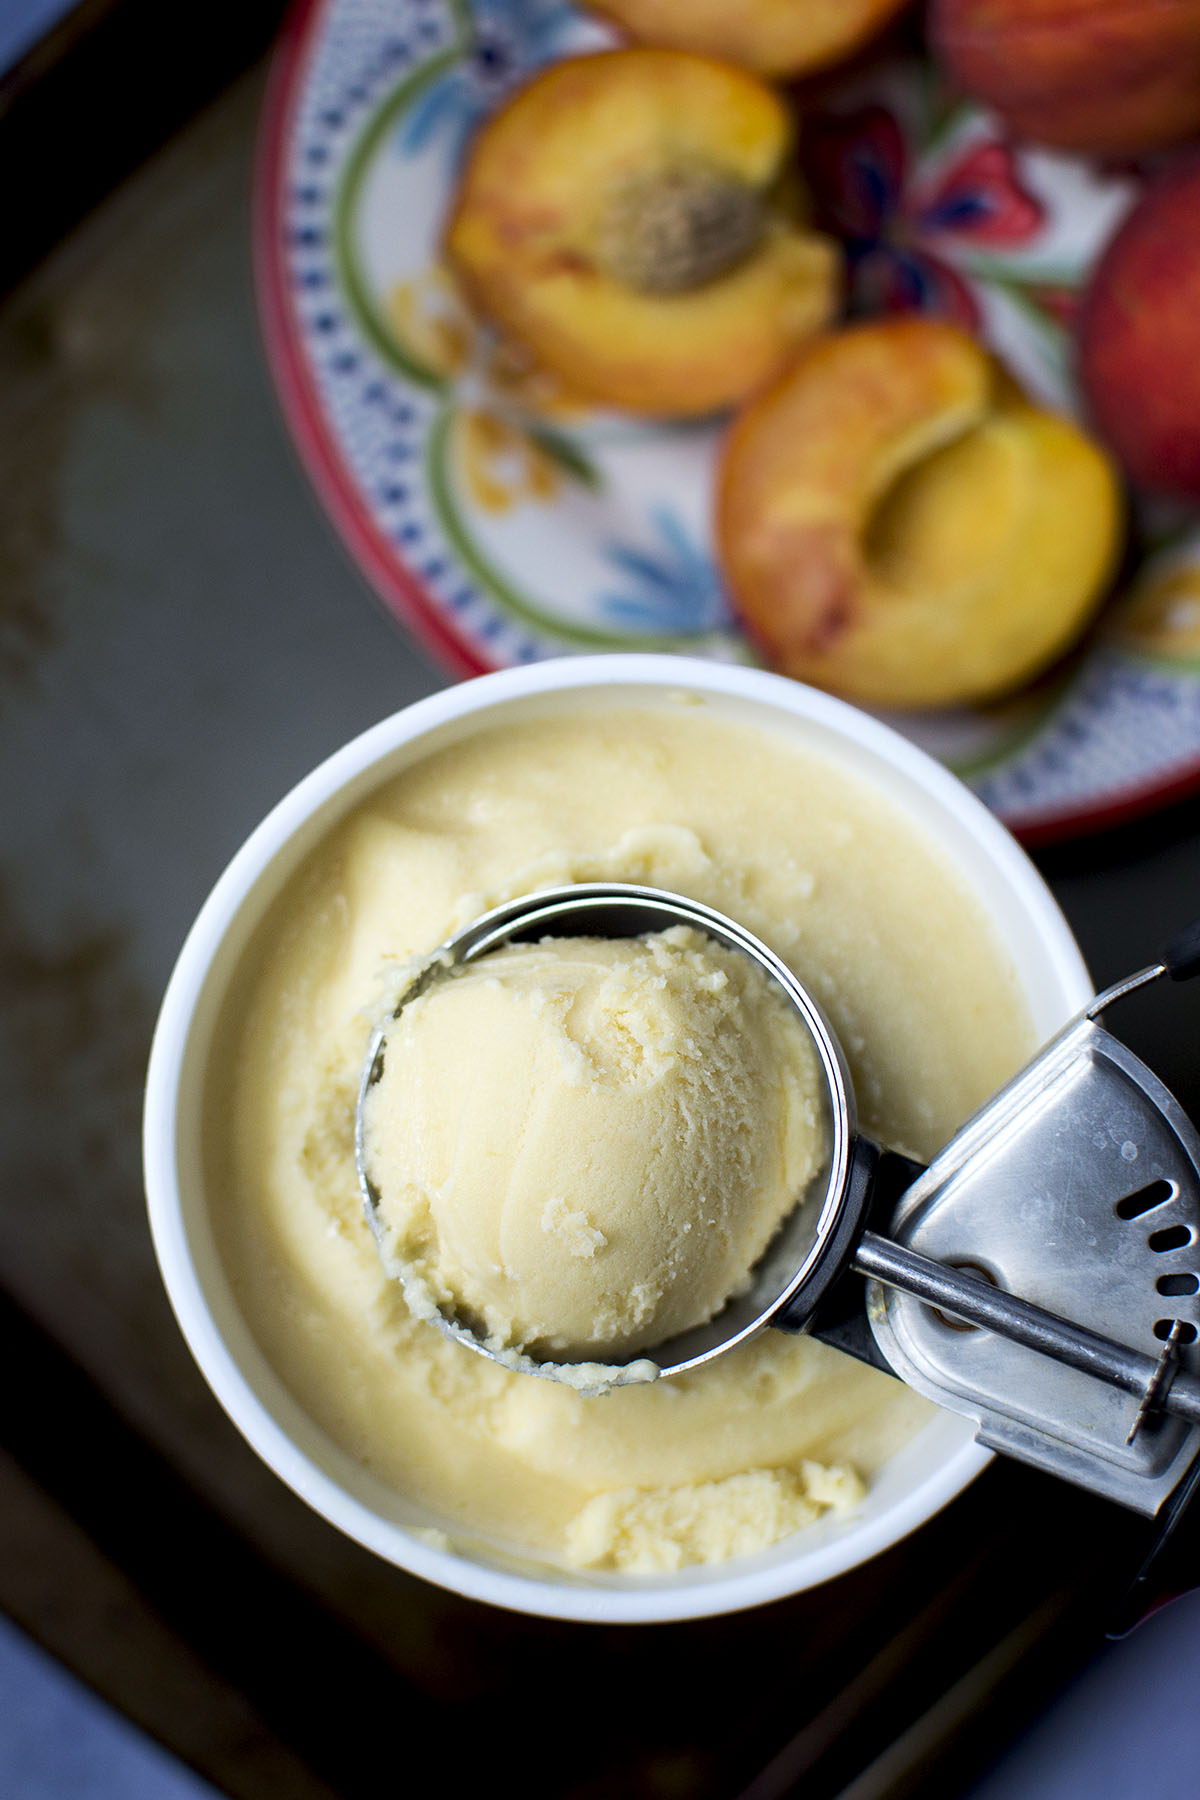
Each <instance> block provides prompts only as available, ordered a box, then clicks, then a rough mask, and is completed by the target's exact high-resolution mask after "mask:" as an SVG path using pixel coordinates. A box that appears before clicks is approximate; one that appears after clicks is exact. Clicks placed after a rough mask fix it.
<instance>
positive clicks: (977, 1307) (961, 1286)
mask: <svg viewBox="0 0 1200 1800" xmlns="http://www.w3.org/2000/svg"><path fill="white" fill-rule="evenodd" d="M854 1267H855V1268H856V1269H857V1270H858V1272H859V1273H860V1274H861V1275H869V1276H872V1277H873V1278H874V1279H875V1280H876V1281H881V1282H883V1283H884V1284H885V1285H886V1286H888V1287H893V1288H899V1289H900V1290H901V1291H902V1292H904V1293H906V1294H912V1295H913V1296H914V1297H915V1298H916V1299H918V1300H922V1301H924V1302H925V1304H926V1305H927V1306H933V1307H936V1308H937V1310H938V1311H939V1312H943V1313H949V1314H950V1315H951V1316H952V1317H953V1318H956V1319H964V1320H966V1321H967V1323H968V1324H970V1325H978V1326H982V1327H983V1328H984V1329H985V1330H987V1331H995V1332H998V1333H999V1334H1000V1335H1001V1336H1002V1337H1006V1338H1008V1339H1009V1340H1010V1341H1011V1342H1012V1343H1015V1344H1023V1345H1025V1347H1026V1348H1027V1349H1029V1350H1040V1351H1041V1352H1042V1353H1043V1354H1044V1355H1046V1356H1052V1357H1054V1359H1055V1360H1056V1361H1057V1362H1061V1363H1066V1364H1067V1366H1068V1367H1069V1368H1072V1369H1079V1370H1081V1371H1082V1372H1083V1373H1084V1374H1085V1375H1094V1376H1095V1377H1096V1378H1097V1380H1099V1381H1106V1382H1107V1383H1108V1384H1109V1386H1110V1387H1116V1388H1123V1389H1124V1390H1125V1391H1126V1392H1127V1393H1130V1394H1139V1395H1141V1396H1143V1397H1144V1398H1147V1399H1148V1401H1149V1403H1152V1404H1153V1405H1155V1406H1157V1407H1160V1408H1162V1410H1163V1411H1165V1412H1171V1413H1177V1414H1178V1415H1179V1416H1180V1417H1181V1418H1184V1419H1187V1420H1188V1421H1189V1422H1190V1423H1192V1424H1200V1380H1198V1379H1197V1378H1196V1376H1194V1375H1188V1374H1186V1373H1184V1372H1183V1371H1181V1370H1180V1369H1178V1368H1177V1367H1172V1368H1170V1369H1168V1370H1167V1372H1166V1376H1165V1378H1164V1373H1163V1363H1162V1358H1161V1357H1159V1358H1155V1357H1153V1356H1146V1355H1144V1354H1143V1353H1142V1352H1141V1351H1140V1350H1131V1349H1129V1348H1128V1346H1127V1345H1125V1344H1119V1343H1117V1342H1116V1341H1115V1339H1113V1338H1109V1337H1105V1336H1104V1335H1103V1334H1102V1333H1100V1332H1098V1331H1090V1330H1088V1328H1087V1327H1086V1326H1084V1325H1076V1324H1073V1323H1072V1321H1071V1320H1069V1319H1064V1318H1061V1317H1060V1316H1059V1315H1058V1314H1057V1313H1053V1312H1048V1311H1047V1310H1046V1308H1045V1307H1042V1306H1035V1305H1034V1304H1033V1302H1032V1301H1030V1300H1023V1299H1022V1298H1021V1296H1020V1295H1019V1294H1010V1293H1008V1292H1006V1291H1005V1289H1003V1288H997V1287H994V1286H992V1284H991V1283H990V1282H987V1281H981V1280H980V1279H979V1277H978V1276H975V1275H971V1274H968V1273H967V1271H966V1270H964V1269H956V1268H952V1267H951V1266H950V1265H949V1264H947V1263H941V1262H937V1261H936V1260H935V1259H934V1258H933V1257H931V1256H921V1255H919V1254H918V1253H917V1252H916V1251H915V1250H908V1249H906V1248H905V1247H904V1246H903V1245H902V1244H894V1243H893V1242H892V1241H891V1239H890V1238H885V1237H880V1236H879V1234H878V1233H877V1232H873V1231H867V1232H864V1233H863V1236H862V1238H861V1239H860V1241H859V1245H858V1249H857V1251H856V1252H855V1257H854Z"/></svg>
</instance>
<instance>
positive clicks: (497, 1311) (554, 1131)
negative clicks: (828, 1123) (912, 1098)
mask: <svg viewBox="0 0 1200 1800" xmlns="http://www.w3.org/2000/svg"><path fill="white" fill-rule="evenodd" d="M819 1094H820V1077H819V1065H818V1063H817V1058H816V1054H815V1051H814V1049H813V1046H812V1044H811V1041H810V1039H809V1037H808V1035H807V1033H806V1032H805V1030H804V1028H803V1026H802V1025H801V1024H800V1023H799V1021H798V1020H797V1019H796V1017H795V1015H794V1012H793V1010H792V1008H791V1007H790V1006H789V1004H788V1002H787V1001H786V999H785V998H784V997H783V996H782V995H781V994H780V993H779V991H778V990H777V989H776V987H775V986H774V984H773V983H772V982H771V981H770V979H769V978H768V977H767V976H766V974H765V973H764V972H763V971H762V970H761V969H759V968H758V966H757V965H756V964H754V963H753V962H752V961H751V960H750V959H749V958H748V957H745V956H743V955H741V954H740V953H738V952H736V951H728V950H724V949H721V948H720V947H719V946H717V945H716V944H715V943H713V942H711V941H710V940H709V939H707V938H706V937H704V936H703V935H702V934H700V933H698V932H695V931H691V930H688V929H686V928H676V929H672V930H670V931H667V932H664V933H661V934H658V935H655V936H650V937H646V938H638V939H629V938H619V939H591V938H550V939H546V940H545V941H544V942H542V943H539V944H533V945H510V946H508V947H506V948H505V949H503V950H499V951H496V952H493V953H492V954H490V955H488V956H486V957H484V958H482V959H480V960H479V961H478V962H476V963H471V964H467V965H465V966H464V967H463V968H462V969H461V970H459V971H458V972H456V973H455V974H453V975H452V976H450V977H449V978H447V979H445V980H442V981H439V982H436V983H434V984H433V985H432V986H431V987H429V988H428V989H427V990H426V992H425V993H424V994H422V995H420V996H419V997H417V998H416V999H414V1000H412V1001H411V1002H409V1004H408V1005H406V1006H405V1007H404V1008H403V1009H402V1010H401V1013H400V1016H399V1017H398V1019H396V1020H395V1021H394V1023H393V1024H392V1026H391V1028H390V1030H389V1032H388V1035H387V1039H386V1045H385V1049H384V1057H383V1067H382V1072H381V1074H380V1075H379V1079H378V1080H377V1082H376V1083H375V1085H374V1086H373V1087H372V1088H371V1089H370V1091H369V1094H368V1097H367V1100H366V1105H365V1112H364V1143H365V1149H366V1167H367V1173H368V1175H369V1177H370V1179H371V1181H372V1184H373V1186H374V1187H375V1189H376V1190H377V1191H378V1194H379V1196H380V1198H379V1205H378V1212H377V1218H378V1223H379V1225H380V1227H381V1235H382V1238H383V1248H384V1253H385V1257H386V1259H387V1261H388V1263H389V1266H390V1267H391V1268H392V1269H393V1271H394V1272H396V1273H398V1274H400V1275H402V1276H403V1278H404V1279H405V1283H406V1286H407V1287H408V1288H409V1290H410V1292H414V1291H415V1292H417V1293H419V1294H422V1295H427V1296H428V1297H429V1298H430V1299H431V1300H432V1302H433V1303H434V1304H436V1305H437V1306H438V1307H439V1308H440V1309H441V1310H443V1311H444V1312H446V1313H448V1314H456V1315H457V1316H458V1317H459V1318H461V1319H462V1320H463V1321H464V1322H466V1323H468V1324H469V1325H470V1326H471V1327H472V1328H473V1329H474V1330H475V1331H476V1332H477V1333H478V1334H479V1335H480V1336H482V1337H484V1338H486V1339H488V1340H489V1341H491V1342H493V1343H500V1344H503V1345H506V1346H514V1347H517V1348H520V1349H529V1350H532V1351H533V1352H534V1353H535V1354H538V1355H543V1356H544V1355H547V1354H551V1355H552V1354H559V1355H566V1356H569V1357H578V1356H591V1357H595V1358H598V1359H600V1360H603V1359H604V1358H606V1357H607V1358H614V1357H625V1356H628V1355H632V1354H635V1353H637V1352H639V1351H641V1350H643V1349H647V1348H651V1347H653V1346H654V1345H656V1344H659V1343H663V1342H665V1341H666V1340H667V1339H668V1338H670V1337H673V1336H674V1335H675V1334H676V1333H677V1332H680V1331H683V1330H686V1329H688V1328H689V1327H691V1326H694V1325H698V1324H700V1323H702V1322H703V1321H704V1320H706V1319H709V1318H711V1317H712V1316H713V1315H714V1314H715V1313H716V1312H718V1311H719V1310H720V1308H721V1307H722V1305H723V1304H724V1303H725V1301H726V1300H727V1299H728V1298H729V1297H730V1295H732V1294H734V1293H736V1292H738V1291H739V1290H741V1289H744V1288H745V1286H746V1285H747V1282H748V1278H749V1273H750V1270H751V1268H752V1265H753V1264H754V1263H755V1262H756V1261H757V1259H758V1257H759V1256H760V1255H761V1253H762V1251H763V1250H764V1249H765V1248H766V1245H767V1243H768V1242H769V1240H770V1238H771V1236H772V1234H773V1233H774V1231H775V1228H776V1226H777V1225H778V1224H779V1223H780V1221H781V1220H782V1219H783V1218H784V1216H785V1215H786V1214H787V1213H788V1212H789V1211H790V1210H791V1209H792V1207H793V1206H794V1205H795V1204H796V1201H797V1199H798V1197H799V1196H800V1195H801V1194H802V1193H803V1190H804V1188H805V1185H806V1183H807V1182H808V1181H809V1180H810V1179H811V1177H812V1175H813V1174H814V1173H815V1172H816V1169H817V1166H818V1165H819V1162H820V1160H821V1154H822V1127H821V1114H820V1105H819Z"/></svg>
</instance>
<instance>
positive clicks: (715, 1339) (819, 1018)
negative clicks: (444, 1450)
mask: <svg viewBox="0 0 1200 1800" xmlns="http://www.w3.org/2000/svg"><path fill="white" fill-rule="evenodd" d="M679 925H683V926H690V927H691V928H692V929H693V930H697V931H701V932H703V933H705V934H706V935H707V936H708V937H710V938H712V939H713V940H714V941H715V942H716V943H718V944H720V945H722V946H724V947H725V948H726V949H729V950H736V951H739V952H741V954H742V955H744V956H748V957H749V958H750V959H751V960H752V961H753V962H755V963H757V964H758V966H759V967H760V968H761V969H762V970H763V971H764V973H765V974H766V975H767V976H768V978H769V979H770V980H771V981H772V982H773V983H774V984H775V986H776V987H777V988H778V989H779V990H780V991H781V992H782V993H783V995H784V996H785V998H786V999H787V1001H788V1004H789V1005H790V1006H791V1007H792V1008H793V1010H794V1012H795V1013H796V1015H797V1017H798V1018H799V1020H800V1021H801V1023H802V1024H803V1026H804V1028H805V1030H806V1032H807V1033H808V1036H809V1038H810V1039H811V1041H812V1044H813V1046H814V1049H815V1051H816V1054H817V1056H818V1058H819V1061H820V1066H821V1071H822V1075H823V1078H824V1079H823V1083H822V1088H823V1096H822V1104H821V1131H822V1136H823V1140H824V1142H823V1146H822V1151H823V1153H822V1156H821V1160H820V1163H819V1167H818V1171H817V1174H816V1175H815V1176H814V1177H813V1179H812V1181H811V1182H810V1183H809V1184H808V1186H807V1188H806V1190H805V1192H804V1193H802V1194H798V1195H797V1196H796V1202H797V1203H796V1205H795V1207H794V1208H793V1210H792V1211H791V1213H790V1214H789V1215H788V1217H787V1219H786V1220H785V1221H784V1222H783V1224H782V1225H781V1226H780V1228H779V1230H778V1232H777V1233H776V1236H775V1238H774V1240H773V1241H772V1243H771V1245H770V1247H769V1249H768V1251H767V1253H766V1254H765V1255H764V1256H763V1257H762V1258H761V1259H760V1261H759V1263H758V1265H757V1267H756V1269H755V1271H754V1279H753V1283H752V1286H751V1287H750V1288H749V1289H748V1290H747V1291H745V1292H743V1293H741V1294H739V1295H737V1296H736V1297H734V1298H732V1299H731V1300H729V1301H728V1303H727V1304H726V1305H725V1306H724V1307H723V1308H722V1310H721V1312H720V1313H719V1314H718V1315H717V1316H716V1317H715V1318H713V1319H710V1320H709V1321H708V1322H707V1323H706V1324H704V1325H698V1326H695V1327H693V1328H692V1329H691V1330H689V1331H685V1332H681V1333H680V1334H679V1335H678V1336H676V1337H673V1338H671V1339H670V1340H669V1341H668V1342H666V1343H663V1344H659V1345H656V1346H655V1347H654V1348H653V1349H651V1350H648V1351H646V1352H645V1353H644V1354H641V1355H638V1356H636V1357H631V1358H629V1359H628V1360H627V1361H625V1362H609V1361H607V1360H605V1361H604V1362H603V1363H601V1362H597V1361H590V1362H589V1361H586V1360H584V1359H583V1358H574V1359H571V1358H565V1357H564V1358H561V1359H558V1360H555V1361H553V1362H551V1361H548V1360H541V1359H538V1358H536V1357H533V1356H530V1355H528V1354H527V1353H526V1352H524V1351H517V1352H514V1351H513V1350H512V1349H511V1348H509V1347H507V1346H500V1345H496V1344H494V1343H490V1342H485V1341H484V1340H483V1339H482V1338H480V1337H479V1336H478V1335H477V1334H476V1333H475V1332H474V1331H473V1330H472V1329H471V1328H470V1326H469V1325H468V1324H466V1323H465V1322H464V1321H463V1320H461V1319H458V1318H455V1317H452V1316H448V1315H447V1314H446V1313H445V1312H444V1311H439V1312H438V1313H437V1314H436V1316H435V1318H434V1323H436V1324H437V1325H438V1326H439V1327H440V1328H441V1329H442V1330H443V1331H445V1332H446V1333H447V1334H448V1335H449V1336H451V1337H453V1338H455V1339H456V1340H457V1341H458V1342H459V1343H460V1344H464V1345H465V1346H466V1347H467V1348H468V1349H471V1350H474V1351H477V1352H478V1353H479V1354H480V1355H482V1356H489V1357H491V1358H492V1359H493V1360H495V1361H498V1362H502V1363H504V1364H505V1365H506V1366H507V1367H510V1368H513V1367H515V1368H520V1369H521V1370H522V1371H524V1372H525V1373H529V1374H534V1375H543V1376H547V1377H549V1378H550V1379H552V1380H558V1381H564V1382H566V1383H567V1384H568V1385H570V1386H572V1387H575V1388H577V1389H579V1390H580V1391H582V1392H584V1393H597V1392H602V1391H605V1390H607V1389H608V1388H610V1387H615V1386H620V1385H625V1384H627V1383H630V1382H634V1381H645V1380H648V1379H653V1378H655V1377H657V1376H660V1375H663V1376H667V1375H682V1374H684V1373H685V1372H686V1371H688V1370H691V1369H697V1368H700V1367H701V1366H702V1365H703V1364H705V1363H708V1362H711V1361H712V1360H713V1358H714V1357H717V1356H720V1355H722V1354H724V1352H725V1351H727V1350H730V1349H732V1348H733V1347H734V1345H736V1344H740V1343H742V1342H744V1341H745V1340H746V1339H747V1338H750V1337H753V1336H754V1335H755V1334H756V1333H757V1332H759V1331H761V1330H762V1329H763V1327H764V1326H765V1325H767V1324H769V1323H771V1321H772V1320H773V1319H774V1318H776V1317H778V1316H779V1315H781V1314H783V1313H786V1314H788V1315H789V1316H792V1315H794V1314H796V1313H798V1312H799V1313H801V1314H803V1313H806V1312H808V1311H811V1310H812V1305H813V1304H815V1296H810V1293H809V1290H810V1287H814V1286H815V1285H819V1286H820V1287H821V1289H822V1290H823V1289H824V1287H825V1286H826V1285H827V1284H828V1276H829V1271H830V1268H831V1262H830V1259H831V1257H834V1258H837V1259H838V1260H839V1261H840V1260H841V1259H842V1258H843V1257H844V1256H845V1255H846V1254H847V1253H848V1252H849V1250H850V1248H851V1243H852V1239H853V1234H854V1229H855V1226H856V1222H857V1216H858V1212H859V1210H860V1208H859V1207H858V1205H857V1202H856V1198H855V1194H854V1183H853V1182H852V1180H851V1164H852V1151H853V1146H854V1144H855V1142H856V1126H855V1111H854V1094H853V1089H852V1087H851V1083H850V1077H849V1073H848V1071H847V1068H846V1064H845V1060H844V1058H843V1056H842V1052H841V1048H840V1046H839V1045H838V1041H837V1039H836V1037H835V1036H834V1034H833V1031H832V1029H831V1027H830V1025H829V1022H828V1020H827V1019H826V1018H825V1015H824V1013H823V1012H822V1011H821V1009H820V1007H819V1006H818V1005H817V1003H816V1001H815V1000H814V999H813V997H812V995H811V994H810V993H809V992H808V990H807V988H806V987H804V985H803V983H802V982H800V981H798V980H797V978H796V976H795V975H794V974H793V973H792V971H791V970H790V969H789V968H788V966H787V964H786V963H784V962H782V961H781V960H780V958H779V957H778V956H776V955H775V953H774V952H773V951H772V950H770V949H769V948H768V947H767V945H766V944H764V943H762V942H761V941H760V939H758V938H756V937H755V936H754V935H753V934H752V933H751V932H749V931H747V930H746V928H745V927H744V926H742V925H739V924H738V923H737V922H736V921H735V920H733V919H729V918H727V917H725V915H724V914H722V913H719V912H716V911H714V910H713V909H712V908H711V907H708V906H704V905H702V904H701V903H700V902H699V901H696V900H690V899H687V898H686V897H684V896H683V895H680V894H673V893H666V892H664V891H663V890H661V889H658V888H649V887H639V886H635V885H632V884H627V883H622V882H611V883H604V882H592V883H580V884H577V885H572V886H568V887H558V888H549V889H543V890H541V891H540V892H538V893H534V894H528V895H525V896H522V897H521V898H520V899H517V900H511V901H508V902H506V903H505V904H504V905H503V906H498V907H495V908H494V909H493V910H492V911H490V912H487V913H484V914H483V915H482V916H481V917H480V918H478V919H474V920H472V922H471V923H470V924H469V925H467V926H465V927H464V929H463V930H462V931H459V932H457V933H456V934H455V935H454V936H453V937H452V938H450V939H448V940H447V942H446V943H444V944H442V945H440V946H439V947H438V948H437V949H436V950H435V951H434V952H433V953H432V954H431V955H430V956H429V957H428V958H427V959H426V960H425V961H424V962H423V963H422V965H421V966H420V968H419V969H418V970H417V971H416V972H415V974H414V976H413V979H412V981H411V983H410V985H409V986H408V987H407V988H406V989H405V991H404V993H403V994H402V995H401V996H400V999H399V1001H398V1002H397V1005H396V1007H395V1009H394V1011H393V1014H392V1018H391V1019H389V1020H387V1021H385V1022H384V1023H383V1024H382V1025H381V1026H379V1028H378V1029H377V1030H376V1031H375V1033H374V1035H373V1036H372V1039H371V1042H370V1045H369V1047H368V1051H367V1055H366V1059H365V1062H364V1067H363V1077H362V1083H361V1086H360V1088H359V1095H358V1105H357V1108H356V1113H355V1162H356V1167H357V1171H358V1181H359V1187H360V1189H361V1191H362V1195H363V1202H364V1206H365V1210H366V1216H367V1221H368V1223H369V1224H370V1226H371V1229H372V1231H373V1232H374V1234H375V1237H376V1241H377V1243H379V1244H380V1245H381V1247H382V1227H381V1222H380V1218H379V1203H380V1194H379V1191H378V1189H377V1188H376V1186H375V1184H374V1182H373V1181H372V1179H371V1177H370V1175H369V1173H368V1167H367V1162H368V1156H367V1143H366V1132H365V1125H364V1111H365V1102H366V1099H367V1095H368V1094H369V1092H370V1090H371V1087H372V1086H373V1084H374V1083H375V1082H376V1081H377V1080H378V1079H379V1076H380V1074H381V1072H382V1066H383V1056H384V1052H385V1048H386V1043H387V1036H388V1031H389V1029H390V1027H391V1024H392V1021H393V1020H394V1019H395V1018H396V1017H398V1016H399V1014H400V1013H401V1012H402V1011H403V1009H404V1008H405V1007H406V1006H407V1005H409V1004H410V1003H411V1002H412V1001H413V1000H415V999H416V998H417V996H418V995H420V994H424V993H426V992H427V991H428V990H429V988H430V987H431V986H433V985H434V984H435V983H437V982H441V981H452V980H453V979H454V976H455V974H456V973H457V972H458V971H460V970H461V969H462V968H463V967H464V966H465V965H467V964H470V963H474V962H477V961H478V960H479V959H480V958H481V957H484V956H487V955H488V954H489V953H490V952H491V951H493V950H497V949H499V948H500V947H501V946H503V945H506V944H512V943H535V942H538V941H539V940H541V939H543V938H547V937H593V938H595V937H609V938H613V937H639V936H642V935H645V934H648V933H651V932H662V931H667V930H670V929H671V928H672V927H674V926H679ZM843 1227H848V1229H843ZM843 1238H844V1239H845V1242H844V1243H843V1241H842V1240H843Z"/></svg>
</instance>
